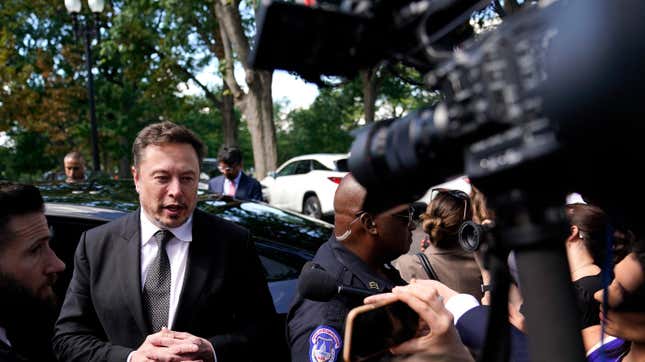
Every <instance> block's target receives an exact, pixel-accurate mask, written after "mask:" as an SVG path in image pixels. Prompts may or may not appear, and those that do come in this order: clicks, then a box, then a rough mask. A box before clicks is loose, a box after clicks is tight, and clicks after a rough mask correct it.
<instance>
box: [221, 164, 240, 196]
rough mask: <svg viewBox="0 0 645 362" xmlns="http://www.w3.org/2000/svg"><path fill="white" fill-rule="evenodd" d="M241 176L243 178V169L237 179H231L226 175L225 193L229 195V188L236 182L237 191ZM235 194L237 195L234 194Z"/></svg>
mask: <svg viewBox="0 0 645 362" xmlns="http://www.w3.org/2000/svg"><path fill="white" fill-rule="evenodd" d="M240 178H242V170H240V172H239V173H238V174H237V177H235V180H233V181H231V180H229V179H228V178H227V177H224V190H223V191H224V192H223V194H224V195H228V190H229V189H230V188H231V183H234V184H235V192H237V187H238V186H239V185H240ZM232 196H235V195H232Z"/></svg>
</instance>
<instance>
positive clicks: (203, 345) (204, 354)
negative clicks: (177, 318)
mask: <svg viewBox="0 0 645 362" xmlns="http://www.w3.org/2000/svg"><path fill="white" fill-rule="evenodd" d="M162 332H163V331H162ZM166 335H167V336H170V337H171V338H172V339H173V340H174V341H175V343H176V344H175V346H194V347H195V348H194V349H191V350H187V349H182V351H181V352H179V354H181V355H182V357H183V358H184V359H182V361H203V362H214V361H215V349H214V348H213V345H212V344H211V342H209V341H208V340H207V339H204V338H201V337H197V336H193V335H192V334H190V333H186V332H175V331H171V330H166Z"/></svg>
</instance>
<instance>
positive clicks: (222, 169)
mask: <svg viewBox="0 0 645 362" xmlns="http://www.w3.org/2000/svg"><path fill="white" fill-rule="evenodd" d="M235 167H237V165H235V166H233V167H231V166H227V167H222V166H217V169H218V170H219V171H220V172H231V171H233V169H234V168H235Z"/></svg>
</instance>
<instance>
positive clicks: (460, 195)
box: [430, 188, 470, 220]
mask: <svg viewBox="0 0 645 362" xmlns="http://www.w3.org/2000/svg"><path fill="white" fill-rule="evenodd" d="M438 194H448V195H450V196H452V197H453V198H455V199H458V200H463V201H464V216H463V219H462V220H466V215H467V214H468V205H469V201H470V196H468V194H467V193H465V192H463V191H461V190H451V189H444V188H436V189H432V190H430V203H432V200H434V198H435V197H436V196H437V195H438Z"/></svg>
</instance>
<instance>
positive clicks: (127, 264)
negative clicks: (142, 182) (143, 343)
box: [116, 209, 149, 336]
mask: <svg viewBox="0 0 645 362" xmlns="http://www.w3.org/2000/svg"><path fill="white" fill-rule="evenodd" d="M140 214H141V211H140V209H137V211H135V212H134V213H132V214H130V215H128V216H127V217H128V220H127V221H126V223H125V224H124V227H123V231H122V233H121V236H122V237H123V239H124V240H122V242H124V243H125V247H118V246H117V247H116V248H117V250H116V255H117V258H118V259H117V260H119V264H120V268H119V270H120V276H119V282H120V284H121V288H122V290H123V295H124V297H125V299H126V303H125V304H126V305H127V306H128V309H129V310H130V313H131V314H132V317H133V318H134V320H135V322H136V323H137V326H138V327H139V329H140V330H141V333H142V334H143V335H144V336H146V335H148V334H149V327H148V325H147V323H146V320H145V318H144V316H143V304H142V302H141V230H140V229H141V224H140V222H139V216H140Z"/></svg>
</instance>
